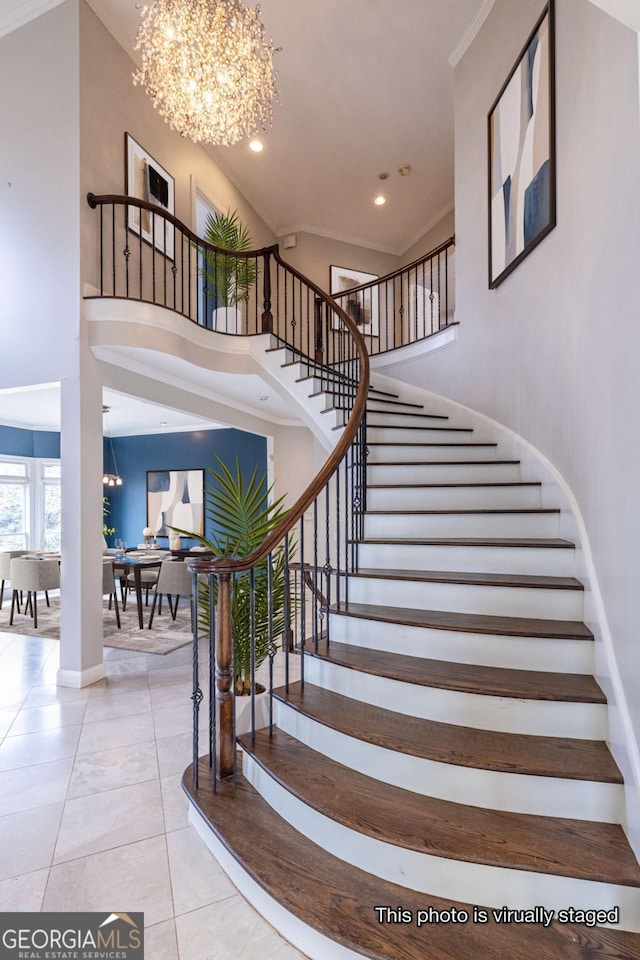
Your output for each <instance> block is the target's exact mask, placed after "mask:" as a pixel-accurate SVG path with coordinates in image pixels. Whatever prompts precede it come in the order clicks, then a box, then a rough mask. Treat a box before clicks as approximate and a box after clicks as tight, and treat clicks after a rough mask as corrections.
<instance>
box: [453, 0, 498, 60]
mask: <svg viewBox="0 0 640 960" xmlns="http://www.w3.org/2000/svg"><path fill="white" fill-rule="evenodd" d="M495 2H496V0H484V3H483V4H482V6H481V7H480V9H479V10H478V12H477V13H476V15H475V17H474V18H473V20H472V21H471V23H470V24H469V26H468V27H467V29H466V30H465V32H464V33H463V34H462V36H461V38H460V40H459V41H458V43H457V44H456V46H455V47H454V48H453V50H452V51H451V53H450V54H449V56H448V57H447V63H448V64H449V66H450V67H452V68H453V67H457V65H458V63H459V62H460V61H461V60H462V58H463V57H464V55H465V53H466V52H467V50H468V49H469V47H470V46H471V44H472V43H473V41H474V40H475V38H476V37H477V36H478V33H479V32H480V28H481V27H482V24H483V23H484V22H485V20H486V19H487V17H488V16H489V14H490V13H491V10H492V9H493V5H494V3H495Z"/></svg>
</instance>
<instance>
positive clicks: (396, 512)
mask: <svg viewBox="0 0 640 960" xmlns="http://www.w3.org/2000/svg"><path fill="white" fill-rule="evenodd" d="M450 513H462V514H478V513H497V514H499V515H500V516H502V515H503V514H506V513H540V514H548V513H560V510H559V509H558V508H557V507H505V508H503V507H479V508H473V509H465V508H464V507H451V508H450V509H449V510H365V514H367V515H371V516H375V517H379V516H389V517H397V516H407V515H408V516H412V517H413V516H421V515H423V514H428V515H429V516H439V515H441V514H450Z"/></svg>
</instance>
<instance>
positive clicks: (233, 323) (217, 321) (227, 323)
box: [213, 307, 242, 333]
mask: <svg viewBox="0 0 640 960" xmlns="http://www.w3.org/2000/svg"><path fill="white" fill-rule="evenodd" d="M213 329H214V330H217V331H218V333H242V313H241V312H240V307H218V308H217V309H216V310H214V311H213Z"/></svg>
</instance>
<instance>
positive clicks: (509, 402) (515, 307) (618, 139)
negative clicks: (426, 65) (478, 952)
mask: <svg viewBox="0 0 640 960" xmlns="http://www.w3.org/2000/svg"><path fill="white" fill-rule="evenodd" d="M541 8H542V2H540V3H535V2H529V0H527V2H525V0H518V2H513V0H497V3H496V5H495V7H494V9H493V11H492V13H491V14H490V16H489V18H488V20H487V22H486V23H485V25H484V27H483V29H482V30H481V32H480V34H479V35H478V37H477V39H476V40H475V42H474V43H473V45H472V46H471V48H470V50H469V51H468V52H467V54H466V55H465V56H464V58H463V59H462V61H461V62H460V63H459V65H458V67H457V68H456V71H455V84H454V88H455V108H456V122H455V138H456V238H457V247H456V273H457V291H456V301H457V319H458V320H460V321H461V324H462V326H461V328H460V340H459V342H458V343H457V344H456V345H455V346H453V347H451V348H449V349H448V350H444V351H442V352H441V353H438V354H434V355H432V356H431V357H425V358H423V359H422V360H420V361H417V362H416V363H414V364H413V365H411V366H409V367H405V368H404V371H405V372H404V376H406V378H407V379H408V380H410V381H411V382H413V383H416V384H420V385H422V386H426V387H427V388H428V389H429V390H433V391H435V392H436V393H440V394H443V395H445V396H448V397H452V398H453V399H455V400H458V401H460V402H462V403H465V404H467V405H469V406H470V407H473V408H476V409H478V410H480V411H482V412H483V413H486V414H488V415H489V416H491V417H493V418H495V419H496V420H498V421H500V422H501V423H504V424H506V425H507V426H508V427H510V428H511V429H513V430H515V431H516V432H517V433H518V434H520V435H522V436H523V437H524V438H525V439H526V440H528V441H529V442H530V443H531V444H533V445H534V446H535V447H537V448H538V449H539V450H540V451H541V452H542V453H543V454H544V455H545V456H546V457H548V459H549V460H550V461H551V462H552V463H553V464H554V465H555V467H556V468H557V469H558V470H559V471H560V473H561V474H562V475H563V476H564V478H565V479H566V481H567V483H568V484H569V486H570V488H571V490H572V491H573V493H574V495H575V497H576V499H577V502H578V506H579V508H580V510H581V511H582V514H583V517H584V520H585V523H586V529H587V533H588V537H589V540H590V544H591V547H592V550H593V556H594V563H595V569H596V573H597V577H598V581H599V585H600V588H601V590H602V594H603V598H604V604H605V609H606V615H607V618H608V626H609V630H610V636H611V643H612V649H613V661H612V660H611V659H610V660H609V662H608V664H607V663H604V661H603V659H602V657H600V659H599V674H600V676H601V678H602V682H603V684H604V686H605V688H606V692H607V693H608V695H609V696H615V690H614V689H613V688H612V687H611V684H610V679H611V677H612V676H613V678H614V679H615V672H616V667H617V669H618V670H619V674H620V676H621V678H622V688H623V690H624V698H625V699H626V705H627V707H628V710H629V716H630V719H631V723H632V724H633V728H634V729H635V736H636V738H637V737H638V733H639V732H640V670H638V651H639V643H638V623H639V622H640V590H639V589H638V582H639V578H640V562H639V560H638V543H640V509H638V488H639V482H638V481H639V479H640V446H639V445H638V443H637V440H636V435H637V416H638V413H639V412H640V376H639V375H638V356H639V355H640V323H639V322H638V318H639V316H640V270H639V269H638V251H639V250H640V177H639V175H638V172H639V171H640V129H639V119H640V113H639V104H638V89H639V88H638V43H637V36H636V34H634V33H633V32H632V31H630V30H628V29H627V28H626V27H624V26H622V25H620V24H619V23H618V22H616V21H614V20H613V19H611V18H609V17H608V16H606V15H605V14H603V13H602V12H601V11H600V10H598V9H597V8H596V7H594V6H592V5H591V4H590V3H586V2H584V0H557V8H556V23H557V29H556V36H557V55H556V88H557V98H556V112H557V119H556V128H557V164H558V171H557V196H558V225H557V227H556V228H555V230H553V231H552V232H551V233H550V234H549V236H548V237H547V238H546V239H545V240H544V241H543V242H542V243H541V244H540V245H539V246H538V247H537V248H536V249H535V250H534V251H533V252H532V253H531V254H530V255H529V257H528V258H527V259H526V260H524V261H523V262H522V264H521V265H520V266H519V267H518V268H517V269H516V270H515V271H514V272H513V273H512V274H511V275H510V276H509V277H508V278H507V279H506V280H505V281H504V282H503V283H502V285H501V286H499V287H498V288H497V289H496V290H494V291H491V290H489V289H488V282H487V169H486V167H487V159H486V157H487V112H488V110H489V108H490V107H491V105H492V103H493V100H494V98H495V96H496V94H497V92H498V90H499V89H500V87H501V85H502V83H503V81H504V79H505V77H506V76H507V74H508V72H509V70H510V68H511V66H512V64H513V62H514V60H515V58H516V57H517V55H518V53H519V52H520V49H521V48H522V46H523V44H524V42H525V40H526V39H527V37H528V34H529V32H530V30H531V28H532V27H533V25H534V23H535V21H536V19H537V17H538V14H539V12H540V10H541ZM602 626H604V628H605V630H604V632H605V634H606V623H605V624H602ZM612 668H613V673H612V672H611V670H612ZM621 707H622V708H624V704H621ZM622 714H624V709H622ZM623 720H624V716H623ZM613 737H614V740H615V739H616V733H615V731H614V732H613ZM632 746H633V744H632ZM619 756H622V755H621V754H619ZM625 772H627V771H625ZM631 829H632V831H633V829H634V828H633V826H632V827H631ZM635 831H636V843H638V841H639V840H640V828H639V827H638V826H636V827H635Z"/></svg>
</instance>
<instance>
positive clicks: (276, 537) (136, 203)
mask: <svg viewBox="0 0 640 960" xmlns="http://www.w3.org/2000/svg"><path fill="white" fill-rule="evenodd" d="M87 202H88V204H89V206H90V207H91V208H92V209H95V208H96V207H98V206H106V205H109V204H111V205H113V206H114V208H115V206H116V205H119V206H123V207H138V208H139V209H141V210H147V211H149V213H151V214H154V215H155V216H159V217H161V218H163V219H164V220H166V221H167V222H169V223H170V224H172V225H173V226H174V227H176V228H177V229H178V230H179V231H180V232H181V234H182V235H184V236H185V237H186V238H187V239H188V240H189V241H190V242H191V243H193V244H197V245H198V246H199V247H201V248H203V249H206V250H210V251H211V252H213V253H215V254H219V255H221V256H232V257H233V258H234V259H235V258H240V259H248V258H255V257H259V256H267V257H268V256H273V258H274V261H275V262H276V263H278V264H279V265H280V266H281V267H282V268H283V269H284V270H286V271H287V272H288V273H289V274H291V276H292V277H295V278H296V279H297V280H298V281H299V282H301V283H303V284H305V285H306V286H307V287H308V288H309V289H310V290H311V291H313V293H314V294H315V296H316V298H317V300H319V301H320V303H322V304H324V305H325V307H327V308H328V309H329V310H330V311H331V312H332V313H333V314H335V315H336V316H337V317H338V318H339V319H340V321H341V323H342V324H343V325H344V327H345V328H346V329H347V330H348V331H349V333H350V335H351V337H352V339H353V342H354V344H355V348H356V352H357V359H358V360H359V363H360V369H359V382H358V387H357V390H356V394H355V397H354V403H353V407H352V409H351V411H350V415H349V419H348V420H347V423H346V424H345V428H344V431H343V433H342V436H341V437H340V440H339V441H338V443H337V444H336V446H335V448H334V450H333V451H332V453H331V455H330V457H329V459H328V460H327V461H326V463H325V464H324V466H323V467H322V468H321V470H320V471H319V472H318V473H317V474H316V476H315V477H314V478H313V480H312V481H311V483H309V484H308V486H307V488H306V490H305V491H304V492H303V493H302V494H301V495H300V497H298V499H297V500H296V502H295V503H294V505H293V506H292V507H291V509H290V510H289V511H288V513H287V515H286V517H284V518H283V520H282V521H281V522H280V523H279V524H278V526H277V527H275V529H274V530H273V531H272V532H271V533H270V534H269V535H268V536H267V538H266V539H265V540H264V541H263V543H262V545H261V546H260V547H258V548H257V549H255V550H254V551H253V552H252V553H250V554H248V555H247V556H246V557H239V558H234V557H216V558H214V559H205V558H200V559H195V558H194V559H193V560H190V561H189V563H188V568H189V570H190V571H191V572H192V573H197V574H206V573H214V574H217V575H228V574H229V575H230V574H232V573H236V572H242V571H245V570H249V569H250V568H251V567H254V566H255V565H256V564H258V563H260V562H261V561H262V560H264V559H265V558H266V557H267V556H268V554H269V553H270V552H271V551H272V550H273V549H274V547H275V546H276V545H277V544H278V543H280V542H281V541H282V540H284V538H285V537H286V535H287V534H288V533H289V532H290V531H291V530H292V528H293V527H294V525H295V524H296V523H297V522H298V521H299V520H300V518H301V517H302V515H303V514H304V512H305V511H306V510H307V509H308V508H309V507H310V506H311V505H312V504H313V502H314V500H315V499H316V498H317V496H318V495H319V493H320V492H321V491H322V489H323V488H324V487H325V485H326V484H327V483H328V481H329V480H330V479H331V477H332V476H333V475H334V473H335V472H336V470H337V469H338V466H339V465H340V464H341V463H342V461H343V459H344V457H345V456H346V454H347V452H348V451H349V449H350V447H351V446H352V444H353V443H354V441H355V439H356V434H357V432H358V429H359V427H360V423H361V421H362V419H363V416H364V413H365V407H366V402H367V393H368V390H369V354H368V351H367V347H366V343H365V341H364V338H363V337H362V334H361V333H360V331H359V330H358V327H357V325H356V324H355V322H354V321H353V320H352V319H351V318H350V317H349V316H348V314H347V313H346V312H345V311H344V310H343V309H342V307H341V306H340V305H339V304H338V303H336V301H335V300H334V299H333V298H332V297H331V296H329V294H327V293H326V292H325V291H324V290H322V289H321V288H320V287H319V286H318V285H317V284H316V283H314V282H313V281H312V280H309V279H308V278H307V277H305V276H304V274H302V273H300V271H298V270H296V269H295V267H292V266H291V265H290V264H288V263H287V262H286V261H284V260H283V259H282V258H281V256H280V253H279V247H278V244H273V245H272V246H268V247H262V248H260V249H259V250H250V251H245V252H236V251H235V250H234V251H229V250H224V249H222V248H219V247H215V246H213V245H212V244H209V243H207V242H206V241H204V240H203V239H202V238H201V237H198V236H197V234H195V233H194V232H193V231H192V230H190V229H189V227H187V226H186V225H185V224H183V223H182V222H181V221H180V220H178V218H177V217H175V216H174V215H173V214H171V213H169V212H168V211H166V210H164V209H163V208H162V207H158V206H156V205H155V204H152V203H149V202H147V201H145V200H139V199H137V198H136V197H128V196H121V195H118V194H101V195H97V194H94V193H88V194H87ZM310 359H311V358H310Z"/></svg>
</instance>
